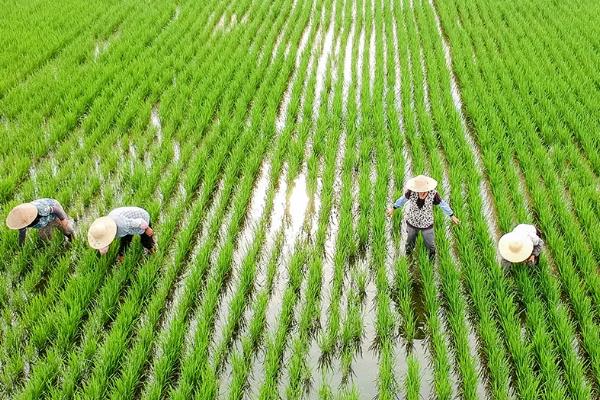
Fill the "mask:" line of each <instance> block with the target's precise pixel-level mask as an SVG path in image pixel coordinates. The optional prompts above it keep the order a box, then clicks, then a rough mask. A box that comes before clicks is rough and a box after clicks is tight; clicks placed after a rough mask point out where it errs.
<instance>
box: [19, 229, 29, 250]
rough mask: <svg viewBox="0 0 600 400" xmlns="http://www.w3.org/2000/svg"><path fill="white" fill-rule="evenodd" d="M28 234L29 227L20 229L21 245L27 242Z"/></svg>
mask: <svg viewBox="0 0 600 400" xmlns="http://www.w3.org/2000/svg"><path fill="white" fill-rule="evenodd" d="M26 234H27V228H23V229H19V246H23V243H25V235H26Z"/></svg>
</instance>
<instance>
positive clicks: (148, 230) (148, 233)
mask: <svg viewBox="0 0 600 400" xmlns="http://www.w3.org/2000/svg"><path fill="white" fill-rule="evenodd" d="M144 233H145V234H146V235H148V236H150V237H152V236H153V235H154V231H153V230H152V228H150V227H147V228H146V230H145V231H144Z"/></svg>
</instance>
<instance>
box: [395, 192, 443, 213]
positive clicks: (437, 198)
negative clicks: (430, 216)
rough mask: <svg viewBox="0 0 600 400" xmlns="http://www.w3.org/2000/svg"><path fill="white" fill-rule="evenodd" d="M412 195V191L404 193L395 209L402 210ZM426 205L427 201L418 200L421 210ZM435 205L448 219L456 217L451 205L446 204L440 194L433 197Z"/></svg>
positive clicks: (436, 193) (396, 203) (397, 201)
mask: <svg viewBox="0 0 600 400" xmlns="http://www.w3.org/2000/svg"><path fill="white" fill-rule="evenodd" d="M411 194H412V191H410V190H407V191H406V193H404V195H402V197H400V198H399V199H398V200H396V202H395V203H394V209H397V208H402V207H403V206H404V205H405V204H406V202H407V201H408V199H410V195H411ZM424 204H425V199H418V200H417V206H418V207H419V208H422V207H423V205H424ZM433 204H434V205H436V206H440V208H441V209H442V212H443V213H444V214H445V215H447V216H448V217H451V216H453V215H454V211H452V208H450V204H448V203H447V202H446V200H444V199H442V198H441V196H440V194H439V193H438V192H435V195H434V197H433Z"/></svg>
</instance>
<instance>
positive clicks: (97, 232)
mask: <svg viewBox="0 0 600 400" xmlns="http://www.w3.org/2000/svg"><path fill="white" fill-rule="evenodd" d="M133 235H140V237H141V242H142V246H144V248H145V249H146V250H147V251H148V253H153V252H154V249H155V247H154V246H155V242H154V231H153V230H152V227H151V223H150V214H149V213H148V211H146V210H144V209H143V208H140V207H119V208H115V209H114V210H112V211H111V212H110V213H109V214H108V215H107V216H104V217H100V218H98V219H96V220H95V221H94V222H93V223H92V225H91V226H90V228H89V229H88V236H87V237H88V243H89V245H90V246H91V247H92V248H93V249H96V250H98V252H99V253H100V254H102V255H104V254H106V253H107V252H108V248H109V246H110V244H111V243H112V242H113V240H114V239H115V238H120V243H119V252H118V260H119V262H121V261H123V257H124V256H125V250H127V247H129V244H130V243H131V240H132V239H133Z"/></svg>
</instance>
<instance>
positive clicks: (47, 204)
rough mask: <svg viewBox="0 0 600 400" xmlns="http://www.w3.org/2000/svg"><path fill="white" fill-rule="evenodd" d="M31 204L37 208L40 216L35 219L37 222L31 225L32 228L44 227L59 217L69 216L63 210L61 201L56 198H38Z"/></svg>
mask: <svg viewBox="0 0 600 400" xmlns="http://www.w3.org/2000/svg"><path fill="white" fill-rule="evenodd" d="M31 204H33V205H34V206H35V207H36V208H37V211H38V217H37V218H36V221H34V222H35V224H34V225H31V226H30V228H38V229H40V228H44V227H46V226H48V224H49V223H51V222H53V221H54V220H56V219H57V218H58V219H61V220H63V219H65V218H66V217H67V216H66V215H64V212H63V211H62V207H60V203H59V202H58V201H56V200H54V199H37V200H34V201H32V202H31Z"/></svg>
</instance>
